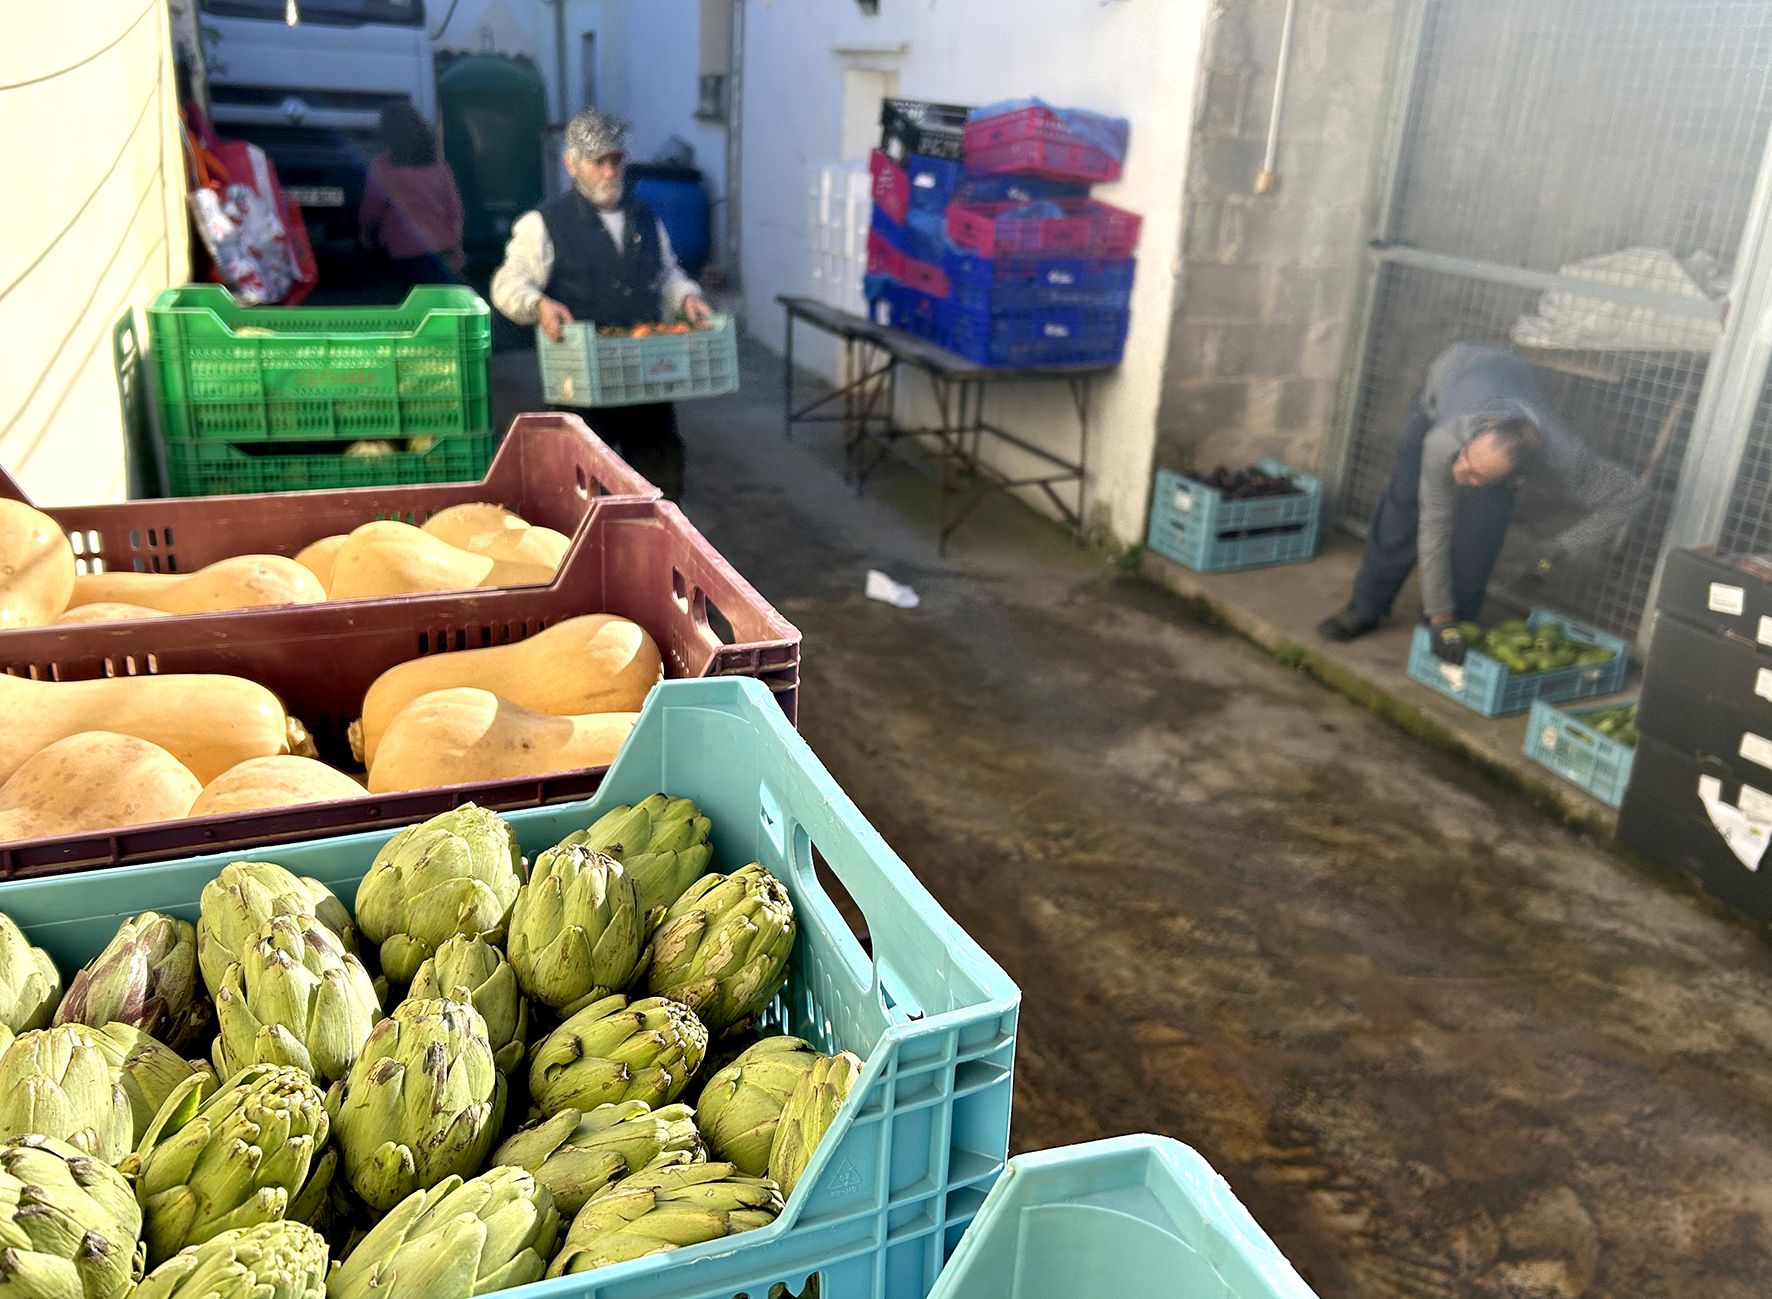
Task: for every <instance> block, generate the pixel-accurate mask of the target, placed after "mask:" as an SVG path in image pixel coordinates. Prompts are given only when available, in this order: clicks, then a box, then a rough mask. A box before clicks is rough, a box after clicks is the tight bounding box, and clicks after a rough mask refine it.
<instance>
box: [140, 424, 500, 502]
mask: <svg viewBox="0 0 1772 1299" xmlns="http://www.w3.org/2000/svg"><path fill="white" fill-rule="evenodd" d="M497 450H498V435H497V434H495V433H486V432H482V433H480V434H477V435H476V436H474V437H457V438H438V439H437V440H436V441H435V442H434V443H432V444H431V446H429V447H428V448H426V449H425V450H423V451H396V452H394V453H393V454H391V455H380V456H349V455H346V454H345V453H344V448H342V447H339V446H335V445H327V444H321V445H313V444H309V445H307V446H302V445H301V444H296V446H294V447H291V446H288V445H287V444H279V443H269V442H259V443H251V442H249V443H245V444H242V445H238V446H236V445H233V444H231V443H227V442H169V443H167V444H166V477H167V489H168V491H170V493H171V494H172V495H174V496H240V495H256V494H258V493H261V492H307V491H318V490H322V489H325V488H329V487H385V486H389V485H392V484H398V483H458V482H467V481H470V480H472V479H476V478H483V477H485V475H486V467H487V466H488V465H489V464H491V463H492V455H493V452H495V451H497Z"/></svg>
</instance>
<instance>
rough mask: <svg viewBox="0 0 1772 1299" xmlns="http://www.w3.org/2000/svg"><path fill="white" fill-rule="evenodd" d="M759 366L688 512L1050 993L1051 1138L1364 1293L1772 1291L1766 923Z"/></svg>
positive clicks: (1027, 1082) (1022, 1092)
mask: <svg viewBox="0 0 1772 1299" xmlns="http://www.w3.org/2000/svg"><path fill="white" fill-rule="evenodd" d="M746 363H747V364H746V374H747V382H746V387H745V390H744V392H743V393H742V394H740V395H739V396H736V397H734V398H730V399H723V400H719V401H709V402H700V403H691V404H687V405H685V406H684V407H682V409H681V416H682V421H683V427H684V436H685V441H686V443H687V447H688V474H687V486H686V490H685V493H684V496H683V502H682V503H683V505H684V507H685V508H686V510H687V511H688V513H689V515H690V517H691V519H693V520H694V521H695V522H696V523H697V524H698V526H700V527H701V528H702V530H703V531H704V532H705V533H706V534H707V535H708V536H709V538H710V539H711V540H712V541H713V542H714V544H715V545H716V546H718V547H719V549H720V550H721V551H722V552H723V553H724V554H725V555H726V556H727V558H729V559H730V560H732V561H733V563H734V564H736V566H737V567H738V568H739V569H740V571H742V572H743V573H744V574H745V575H746V576H747V577H749V578H750V579H751V580H752V581H753V582H754V583H755V584H756V585H757V587H758V588H759V589H760V590H761V591H762V592H763V593H764V594H765V595H766V596H767V597H768V598H769V599H770V600H772V601H773V602H774V603H775V604H776V606H777V607H778V608H780V609H781V611H782V612H783V613H784V614H785V615H787V616H788V617H789V618H791V619H792V620H793V621H794V622H795V623H797V624H798V625H799V627H800V629H801V631H802V632H803V634H804V637H805V651H804V653H805V659H804V677H803V683H804V690H803V692H802V714H801V724H802V729H803V731H804V733H805V735H806V737H807V739H808V740H809V741H810V742H811V744H812V746H813V748H814V749H815V750H816V751H817V752H818V754H819V755H820V757H821V758H822V759H823V760H824V762H825V763H826V764H827V765H828V766H829V767H830V769H831V771H832V772H833V773H834V774H835V776H836V777H837V779H838V780H839V781H840V782H841V783H842V785H843V786H844V788H845V789H847V790H848V791H849V792H850V794H851V795H852V796H853V797H854V799H855V801H856V802H857V803H858V804H859V805H860V807H861V809H862V811H863V812H864V813H865V814H866V815H867V816H868V817H869V818H870V819H871V820H872V821H873V823H874V824H875V825H876V826H877V827H878V828H879V829H880V830H881V832H882V833H883V834H884V835H885V837H886V839H887V840H888V841H889V842H890V843H891V844H892V845H893V846H894V847H895V848H896V849H897V850H898V852H899V853H900V854H901V855H902V856H903V857H904V859H905V860H906V861H907V862H908V863H909V864H910V866H911V867H912V868H913V869H914V870H915V871H916V872H917V874H918V875H919V876H920V877H921V878H922V879H923V880H924V881H925V882H926V883H927V885H928V886H929V888H930V889H931V890H932V891H933V892H934V894H935V895H936V897H937V898H939V899H940V901H941V902H942V904H943V905H944V906H946V907H947V908H948V910H949V911H950V912H951V913H952V914H953V916H954V917H955V919H957V920H958V921H959V922H960V923H961V924H963V925H965V926H966V927H967V928H968V929H969V930H970V931H971V932H972V933H973V934H974V935H976V936H977V938H978V939H979V941H980V942H982V943H983V944H984V945H985V947H986V948H988V949H989V950H990V951H991V952H992V953H993V954H994V955H995V956H996V958H997V959H998V960H999V961H1001V962H1002V964H1003V965H1004V966H1005V967H1006V968H1007V969H1008V971H1009V972H1010V974H1011V975H1012V976H1013V977H1014V978H1015V979H1016V980H1017V981H1018V982H1019V983H1020V985H1021V987H1022V989H1023V993H1024V996H1025V1006H1024V1010H1023V1016H1022V1021H1021V1022H1022V1035H1021V1042H1020V1047H1019V1053H1018V1059H1017V1066H1016V1068H1017V1087H1016V1114H1015V1127H1014V1138H1013V1140H1014V1144H1015V1146H1016V1148H1017V1149H1020V1150H1026V1149H1033V1148H1037V1147H1043V1146H1051V1145H1057V1144H1063V1143H1068V1142H1076V1141H1083V1140H1088V1139H1091V1138H1095V1137H1100V1136H1106V1135H1111V1134H1115V1133H1121V1132H1133V1131H1151V1132H1160V1133H1167V1134H1170V1135H1173V1136H1175V1137H1178V1138H1180V1139H1181V1140H1183V1141H1186V1142H1188V1143H1189V1144H1191V1145H1193V1146H1195V1147H1196V1148H1198V1149H1199V1150H1200V1151H1201V1152H1202V1153H1203V1154H1204V1155H1205V1156H1206V1157H1207V1158H1208V1159H1210V1160H1211V1161H1212V1163H1213V1164H1214V1165H1215V1166H1216V1167H1217V1168H1218V1169H1219V1170H1220V1171H1221V1172H1222V1173H1223V1174H1224V1175H1225V1176H1226V1177H1227V1178H1228V1179H1229V1181H1230V1183H1231V1185H1232V1187H1233V1188H1234V1189H1235V1191H1236V1192H1237V1194H1238V1195H1239V1196H1240V1197H1241V1198H1242V1199H1243V1200H1244V1202H1245V1203H1247V1204H1248V1206H1249V1207H1250V1209H1251V1211H1252V1212H1253V1213H1254V1214H1255V1216H1256V1217H1257V1219H1259V1220H1260V1221H1261V1222H1262V1224H1263V1225H1264V1226H1265V1227H1266V1228H1267V1230H1268V1231H1269V1232H1270V1233H1271V1234H1272V1235H1273V1236H1274V1238H1275V1239H1276V1241H1277V1242H1278V1243H1279V1245H1280V1247H1281V1248H1282V1249H1283V1250H1284V1251H1285V1253H1286V1254H1287V1256H1288V1257H1290V1258H1291V1259H1292V1260H1293V1261H1294V1263H1295V1264H1296V1265H1297V1267H1298V1268H1299V1270H1300V1272H1302V1273H1303V1274H1304V1276H1305V1277H1306V1279H1307V1280H1308V1281H1309V1282H1310V1283H1311V1284H1312V1285H1313V1286H1314V1287H1316V1289H1317V1290H1318V1291H1319V1293H1321V1294H1322V1295H1323V1296H1325V1299H1332V1297H1333V1299H1341V1297H1343V1296H1345V1297H1347V1299H1439V1297H1441V1296H1445V1297H1446V1299H1452V1297H1453V1296H1458V1297H1459V1299H1573V1297H1575V1296H1596V1297H1598V1296H1605V1297H1606V1299H1697V1297H1698V1296H1704V1297H1705V1299H1763V1296H1765V1295H1766V1294H1767V1292H1768V1288H1769V1284H1772V1083H1769V1082H1768V1073H1769V1070H1768V1064H1767V1061H1768V1056H1769V1053H1772V996H1769V995H1768V988H1772V947H1769V946H1768V944H1767V943H1766V942H1765V941H1764V939H1763V938H1762V937H1761V936H1760V935H1759V934H1757V933H1755V932H1753V931H1751V930H1750V929H1748V928H1747V927H1746V926H1744V925H1741V924H1739V923H1737V922H1736V921H1734V920H1732V919H1731V918H1729V917H1727V916H1725V915H1723V914H1722V913H1721V912H1720V911H1719V910H1717V909H1716V908H1714V907H1712V906H1710V905H1709V904H1707V903H1705V902H1704V901H1703V900H1702V899H1699V898H1695V897H1693V896H1691V895H1690V893H1689V891H1683V890H1680V889H1679V888H1677V887H1674V886H1670V885H1669V884H1668V883H1667V882H1666V881H1664V880H1662V879H1661V878H1659V877H1656V876H1653V875H1650V874H1648V873H1645V872H1640V871H1638V870H1636V869H1634V868H1632V867H1630V866H1628V865H1626V864H1625V863H1623V862H1621V861H1620V860H1619V859H1617V858H1616V857H1614V856H1613V855H1611V854H1610V853H1609V852H1608V851H1607V850H1606V849H1605V848H1604V847H1602V846H1600V845H1598V844H1596V843H1595V842H1593V841H1592V840H1589V839H1585V838H1582V837H1578V836H1577V835H1576V834H1574V833H1571V832H1570V831H1569V830H1568V829H1566V828H1565V827H1564V826H1562V825H1561V824H1559V822H1558V821H1557V819H1555V818H1554V817H1552V816H1550V815H1547V814H1546V813H1545V812H1543V811H1541V810H1540V809H1539V808H1537V807H1535V806H1534V805H1533V804H1532V803H1530V802H1528V801H1527V800H1526V798H1524V797H1523V796H1522V795H1521V794H1520V792H1519V791H1518V790H1517V789H1515V788H1513V787H1510V786H1509V785H1508V784H1506V783H1504V782H1502V781H1499V780H1497V779H1495V778H1493V777H1492V776H1491V775H1489V774H1488V773H1486V772H1485V771H1483V770H1482V769H1481V768H1479V767H1476V766H1474V765H1472V764H1471V763H1469V762H1467V761H1464V760H1461V759H1459V758H1457V757H1455V756H1452V755H1450V754H1447V753H1445V752H1442V751H1440V750H1438V749H1436V748H1433V747H1431V746H1427V745H1424V744H1422V743H1421V742H1420V741H1419V740H1418V739H1416V738H1414V737H1412V736H1410V735H1408V734H1406V733H1404V732H1403V731H1402V730H1400V729H1398V728H1395V727H1393V726H1390V725H1387V724H1386V723H1384V722H1382V721H1380V720H1379V719H1377V718H1375V717H1374V716H1372V715H1371V714H1370V713H1368V712H1365V711H1363V710H1361V709H1360V708H1358V707H1356V706H1355V705H1354V704H1353V703H1351V702H1350V701H1349V700H1348V699H1346V698H1344V697H1342V696H1340V695H1338V694H1335V693H1332V692H1331V691H1329V690H1326V689H1324V688H1323V686H1321V685H1320V684H1318V683H1317V682H1316V681H1313V680H1311V679H1309V678H1308V677H1306V676H1304V675H1301V674H1299V673H1296V672H1292V671H1288V670H1286V669H1285V668H1283V667H1282V666H1280V665H1279V664H1278V663H1276V662H1275V660H1274V658H1273V657H1272V656H1271V655H1269V654H1267V653H1264V652H1263V651H1262V650H1261V649H1259V648H1257V647H1256V646H1255V645H1252V644H1250V643H1249V642H1248V641H1246V640H1244V639H1243V638H1241V637H1239V636H1237V635H1235V634H1233V633H1231V632H1229V631H1227V630H1224V629H1223V628H1221V627H1217V626H1214V625H1210V624H1208V623H1207V622H1204V621H1202V620H1201V619H1200V618H1199V616H1198V614H1197V613H1196V611H1195V610H1196V606H1195V605H1193V604H1191V603H1189V602H1188V601H1185V600H1183V599H1181V598H1178V597H1177V596H1176V595H1174V594H1172V593H1171V592H1170V591H1167V590H1164V589H1162V588H1161V587H1160V586H1158V585H1157V584H1155V583H1153V582H1151V581H1148V580H1144V579H1142V578H1139V577H1136V576H1131V575H1127V574H1124V573H1122V572H1121V571H1119V570H1118V569H1117V568H1116V567H1115V565H1114V564H1113V563H1112V562H1111V561H1110V560H1109V559H1108V558H1106V557H1104V556H1103V555H1100V554H1097V553H1094V552H1089V551H1084V550H1080V549H1078V548H1077V547H1075V546H1074V545H1072V544H1070V542H1069V541H1068V540H1067V539H1066V537H1065V536H1064V535H1063V534H1062V533H1061V532H1060V531H1059V530H1058V529H1057V528H1055V527H1054V526H1052V525H1050V524H1048V523H1046V522H1044V521H1043V520H1040V519H1038V518H1036V517H1035V516H1034V515H1033V514H1031V513H1030V512H1027V511H1024V510H1022V509H1021V508H1019V507H1017V506H1014V505H1011V504H1008V503H1001V502H999V503H995V504H994V505H993V506H992V507H989V508H986V509H985V510H983V511H981V513H980V515H979V516H978V517H976V518H975V519H974V520H972V521H971V522H970V523H969V524H968V525H967V526H966V527H965V528H963V529H962V530H961V531H960V532H959V533H958V534H957V536H956V539H955V543H954V544H953V546H952V547H951V548H950V550H949V554H948V556H947V558H946V559H945V560H943V559H938V558H937V556H936V551H935V544H934V535H933V522H932V518H933V507H934V500H933V497H934V493H933V491H932V490H931V489H930V488H929V486H928V485H927V484H926V483H925V482H924V481H923V480H922V479H920V478H918V477H916V476H915V475H913V474H911V473H910V472H908V471H906V470H903V469H886V470H882V471H880V472H879V473H878V474H876V476H875V480H874V483H873V485H872V487H871V488H870V491H869V494H868V495H867V496H866V497H865V498H862V499H857V498H856V497H855V496H854V495H853V494H851V493H850V492H849V491H848V489H846V488H845V486H844V485H843V482H842V479H841V454H840V451H839V449H838V448H837V447H836V446H835V445H834V439H835V434H834V432H831V431H828V430H827V431H826V432H824V433H820V434H816V435H802V437H801V440H799V441H796V442H795V443H793V444H788V443H784V441H783V440H782V437H781V432H780V407H781V399H780V390H779V366H778V364H775V363H772V362H771V360H770V358H768V357H767V355H766V354H764V353H761V352H747V354H746ZM494 364H495V376H496V384H495V386H496V389H497V392H498V394H499V396H498V400H499V402H500V409H501V411H502V413H503V414H504V415H508V414H510V413H511V412H512V411H514V410H516V409H519V408H521V407H522V406H524V405H525V404H527V403H530V402H533V401H534V399H535V398H534V381H533V372H532V365H533V362H532V359H531V358H530V357H529V356H527V355H526V354H523V353H507V354H503V355H500V356H498V357H496V358H495V362H494ZM869 567H878V568H882V569H884V570H886V571H887V572H888V573H890V574H891V575H892V576H894V577H896V578H897V579H899V580H900V581H903V582H908V583H909V584H910V585H911V586H913V587H914V588H915V589H916V590H917V591H918V592H919V593H920V594H921V596H922V606H921V607H920V608H919V609H916V610H914V611H903V610H899V609H896V608H892V607H889V606H886V605H883V604H878V603H873V602H870V601H868V600H866V599H865V598H864V597H863V595H862V583H863V577H864V574H865V572H866V570H867V569H868V568H869ZM1297 571H1300V570H1294V572H1297ZM1250 580H1252V581H1253V580H1256V579H1250ZM1329 585H1333V581H1330V582H1328V583H1324V584H1321V586H1320V589H1318V590H1316V591H1314V592H1312V593H1311V595H1312V601H1311V615H1312V617H1314V616H1316V605H1317V604H1322V603H1325V601H1328V600H1332V599H1333V595H1334V594H1335V593H1332V592H1328V590H1327V588H1328V586H1329ZM1374 644H1378V643H1376V642H1375V643H1374ZM1374 652H1377V651H1374ZM1424 693H1425V692H1424ZM1503 747H1505V745H1504V746H1503Z"/></svg>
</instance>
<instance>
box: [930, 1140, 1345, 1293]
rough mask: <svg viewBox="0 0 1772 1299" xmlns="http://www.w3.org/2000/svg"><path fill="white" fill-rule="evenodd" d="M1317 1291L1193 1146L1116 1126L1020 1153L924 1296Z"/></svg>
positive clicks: (1012, 1160) (1010, 1162)
mask: <svg viewBox="0 0 1772 1299" xmlns="http://www.w3.org/2000/svg"><path fill="white" fill-rule="evenodd" d="M1081 1295H1102V1296H1107V1295H1111V1296H1113V1299H1315V1295H1314V1294H1313V1292H1312V1290H1311V1288H1310V1287H1309V1286H1307V1285H1306V1284H1305V1283H1304V1280H1303V1278H1301V1277H1300V1276H1299V1275H1298V1273H1297V1272H1296V1271H1294V1270H1293V1268H1292V1265H1291V1264H1290V1263H1288V1262H1287V1261H1286V1258H1285V1256H1284V1255H1283V1254H1281V1253H1280V1251H1279V1249H1278V1248H1277V1247H1276V1246H1275V1245H1274V1242H1273V1241H1272V1240H1270V1239H1269V1238H1268V1236H1267V1234H1266V1233H1265V1232H1263V1231H1262V1229H1261V1227H1260V1226H1259V1225H1258V1224H1257V1223H1256V1221H1255V1219H1254V1218H1252V1217H1250V1216H1249V1211H1248V1210H1247V1209H1245V1208H1244V1207H1243V1206H1242V1204H1241V1203H1240V1202H1239V1201H1238V1200H1237V1197H1236V1196H1235V1195H1234V1194H1232V1192H1231V1188H1230V1187H1229V1186H1228V1185H1227V1184H1226V1183H1225V1180H1224V1178H1222V1177H1220V1176H1219V1175H1218V1174H1217V1173H1215V1172H1213V1171H1212V1166H1211V1165H1210V1164H1208V1163H1207V1162H1206V1161H1205V1160H1204V1159H1202V1158H1201V1157H1200V1156H1199V1155H1197V1154H1196V1153H1194V1151H1192V1150H1190V1149H1188V1147H1186V1146H1184V1145H1182V1144H1181V1143H1180V1142H1179V1141H1171V1140H1169V1139H1168V1138H1166V1137H1152V1136H1136V1137H1114V1138H1111V1139H1110V1140H1107V1141H1092V1142H1089V1143H1087V1144H1085V1145H1080V1146H1065V1147H1062V1148H1060V1149H1057V1150H1042V1151H1040V1152H1039V1153H1037V1154H1029V1155H1017V1156H1016V1157H1015V1158H1014V1159H1011V1160H1010V1161H1009V1167H1008V1169H1007V1170H1006V1171H1005V1172H1004V1174H1003V1176H1002V1177H1001V1178H1000V1179H999V1180H998V1182H997V1185H996V1186H995V1187H994V1188H993V1189H992V1190H991V1193H990V1195H989V1197H987V1198H986V1200H985V1202H984V1207H983V1208H982V1209H980V1210H979V1212H978V1217H977V1218H976V1219H974V1221H973V1223H972V1226H970V1227H969V1228H967V1230H966V1235H965V1238H964V1239H963V1240H961V1242H960V1246H959V1248H958V1249H956V1250H955V1251H954V1257H953V1259H952V1260H951V1261H950V1262H949V1263H948V1266H947V1270H946V1271H944V1272H943V1273H942V1274H941V1280H940V1281H939V1282H937V1283H936V1287H935V1290H934V1293H933V1294H932V1295H931V1297H930V1299H1077V1297H1078V1296H1081Z"/></svg>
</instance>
